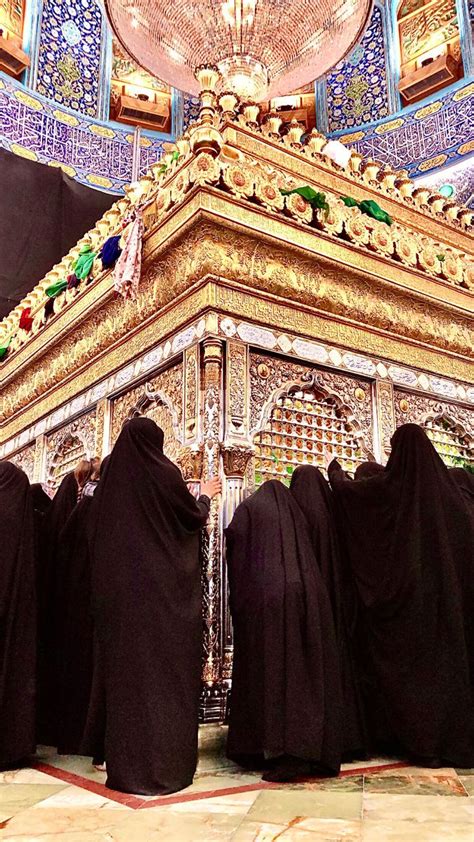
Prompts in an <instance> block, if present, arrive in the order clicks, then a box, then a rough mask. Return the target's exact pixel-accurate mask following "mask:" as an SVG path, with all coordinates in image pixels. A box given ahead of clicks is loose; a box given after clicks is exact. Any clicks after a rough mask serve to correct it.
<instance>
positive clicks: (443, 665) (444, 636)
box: [329, 424, 474, 767]
mask: <svg viewBox="0 0 474 842" xmlns="http://www.w3.org/2000/svg"><path fill="white" fill-rule="evenodd" d="M329 476H330V480H331V484H332V486H333V488H334V490H335V493H336V495H337V497H338V500H339V504H340V507H341V511H342V513H343V521H342V523H343V528H344V533H345V539H346V547H347V549H348V551H349V553H350V560H351V565H352V570H353V574H354V578H355V581H356V584H357V588H358V592H359V595H360V599H361V602H362V603H363V606H364V621H365V624H366V633H367V641H368V651H367V659H368V661H369V662H370V665H371V668H372V669H373V671H374V674H375V676H376V679H377V681H378V684H379V687H380V691H381V694H382V699H383V703H384V707H385V712H386V715H387V720H388V724H389V726H390V728H391V730H392V732H393V734H394V736H395V738H396V739H397V740H398V742H399V744H400V745H401V747H402V749H403V750H404V751H405V752H406V753H407V754H409V755H410V756H411V757H412V758H413V759H414V760H416V761H417V762H418V763H419V764H424V765H428V766H433V767H436V766H444V765H449V766H459V767H466V766H472V764H473V763H474V741H473V725H474V707H473V695H472V673H471V676H470V669H471V670H472V656H473V651H472V644H473V639H472V635H473V631H472V622H473V621H472V617H473V616H474V601H473V587H474V522H473V516H472V511H470V510H469V508H468V506H467V505H466V503H465V502H464V501H463V497H462V495H461V494H460V493H459V491H458V489H457V488H456V486H455V484H454V482H453V481H452V479H451V477H450V475H449V473H448V469H447V468H446V466H445V465H444V463H443V462H442V460H441V459H440V457H439V456H438V454H437V453H436V451H435V449H434V447H433V445H432V444H431V442H430V441H429V439H428V437H427V436H426V434H425V433H424V431H423V430H422V429H421V428H420V427H418V426H416V425H415V424H406V425H404V426H403V427H400V428H399V429H398V430H397V431H396V433H395V434H394V436H393V438H392V453H391V456H390V459H389V461H388V464H387V467H386V469H385V471H384V473H383V474H380V476H375V477H373V478H372V479H370V480H367V481H365V482H346V481H345V480H344V475H343V472H342V470H341V468H340V466H339V465H338V463H337V462H335V461H334V462H332V463H331V465H330V466H329ZM470 659H471V663H470Z"/></svg>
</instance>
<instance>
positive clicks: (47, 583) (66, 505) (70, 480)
mask: <svg viewBox="0 0 474 842" xmlns="http://www.w3.org/2000/svg"><path fill="white" fill-rule="evenodd" d="M76 503H77V482H76V479H75V477H74V474H73V473H71V474H67V476H65V477H64V479H63V480H62V482H61V485H60V486H59V488H58V490H57V492H56V494H55V495H54V498H53V501H52V503H51V506H50V508H49V509H48V512H47V514H46V516H45V522H44V529H43V532H42V538H41V541H42V546H40V552H39V557H38V574H37V587H38V704H37V729H38V731H37V738H38V742H39V743H42V744H43V745H57V736H58V735H57V725H58V719H57V677H58V662H57V655H58V632H57V618H58V605H57V600H56V570H57V552H58V542H59V535H60V532H61V529H62V528H63V526H64V525H65V523H66V521H67V519H68V517H69V515H70V514H71V512H72V510H73V509H74V507H75V505H76Z"/></svg>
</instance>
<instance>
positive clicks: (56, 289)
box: [45, 281, 67, 298]
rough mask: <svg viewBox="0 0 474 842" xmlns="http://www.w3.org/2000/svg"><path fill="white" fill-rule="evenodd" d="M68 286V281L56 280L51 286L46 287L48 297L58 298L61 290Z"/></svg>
mask: <svg viewBox="0 0 474 842" xmlns="http://www.w3.org/2000/svg"><path fill="white" fill-rule="evenodd" d="M66 288H67V281H56V282H55V283H54V284H51V286H49V287H47V289H45V293H46V295H47V296H48V298H56V296H57V295H59V294H60V293H61V292H63V291H64V290H65V289H66Z"/></svg>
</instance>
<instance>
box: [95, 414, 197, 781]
mask: <svg viewBox="0 0 474 842" xmlns="http://www.w3.org/2000/svg"><path fill="white" fill-rule="evenodd" d="M96 504H97V505H96ZM208 512H209V501H208V500H207V498H203V499H202V501H196V500H195V499H194V497H193V496H192V495H191V494H190V493H189V491H188V489H187V487H186V484H185V482H184V480H183V478H182V476H181V473H180V471H179V469H178V468H177V467H176V466H175V465H173V463H172V462H170V460H169V459H167V457H166V456H165V455H164V453H163V431H162V430H160V429H159V427H157V426H156V424H155V423H154V422H153V421H151V420H150V419H147V418H134V419H132V420H131V421H129V422H128V423H127V424H125V426H124V427H123V429H122V431H121V433H120V436H119V438H118V440H117V443H116V444H115V447H114V449H113V451H112V454H111V456H110V461H109V462H108V465H107V466H106V470H105V471H104V474H103V477H102V479H101V482H100V483H99V486H98V489H97V491H96V495H95V496H94V512H93V518H92V520H93V528H92V537H91V556H92V596H93V611H94V623H95V629H96V636H97V643H98V657H99V659H100V661H101V667H100V670H101V673H102V676H103V683H104V690H105V706H106V710H105V719H106V722H105V756H106V762H107V772H108V779H107V785H108V786H109V787H111V788H112V789H118V790H122V791H125V792H136V793H142V794H148V795H152V794H166V793H170V792H174V791H177V790H179V789H182V788H183V787H186V786H188V785H189V784H190V783H191V782H192V779H193V774H194V771H195V768H196V762H197V732H198V711H199V696H200V667H201V638H202V634H201V632H202V619H201V588H200V569H199V558H198V536H199V529H200V528H201V527H202V526H203V525H204V523H205V522H206V520H207V516H208ZM88 725H89V727H90V723H88ZM92 730H93V728H92Z"/></svg>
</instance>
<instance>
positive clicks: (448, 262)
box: [442, 253, 463, 284]
mask: <svg viewBox="0 0 474 842" xmlns="http://www.w3.org/2000/svg"><path fill="white" fill-rule="evenodd" d="M442 271H443V275H444V276H445V278H446V279H447V280H448V281H451V283H454V284H460V283H461V281H462V279H463V272H462V263H461V260H460V258H459V257H458V256H457V255H454V254H449V253H448V254H446V256H445V259H444V261H443V265H442Z"/></svg>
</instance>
